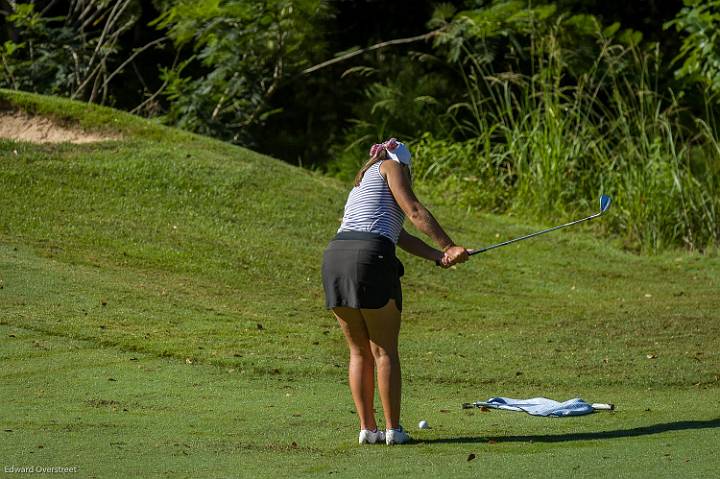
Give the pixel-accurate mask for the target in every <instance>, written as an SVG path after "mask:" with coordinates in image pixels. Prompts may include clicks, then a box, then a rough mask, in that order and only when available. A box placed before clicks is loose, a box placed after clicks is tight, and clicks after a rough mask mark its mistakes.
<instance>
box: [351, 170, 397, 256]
mask: <svg viewBox="0 0 720 479" xmlns="http://www.w3.org/2000/svg"><path fill="white" fill-rule="evenodd" d="M385 161H388V160H385ZM389 161H392V160H389ZM381 163H382V161H378V162H377V163H375V164H374V165H372V166H371V167H370V168H368V170H367V171H366V172H365V175H363V178H362V180H361V181H360V186H356V187H354V188H353V189H352V191H350V195H349V196H348V200H347V203H345V214H344V215H343V220H342V224H341V225H340V229H338V233H340V232H341V231H365V232H370V233H378V234H381V235H383V236H385V237H386V238H389V239H391V240H392V242H393V243H395V244H397V242H398V237H399V236H400V231H402V225H403V221H404V220H405V213H403V210H402V209H400V206H399V205H398V204H397V202H396V201H395V198H394V197H393V195H392V192H391V191H390V187H389V186H388V184H387V180H385V178H384V177H383V176H382V174H381V173H380V164H381Z"/></svg>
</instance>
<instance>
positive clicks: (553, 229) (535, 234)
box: [468, 213, 602, 256]
mask: <svg viewBox="0 0 720 479" xmlns="http://www.w3.org/2000/svg"><path fill="white" fill-rule="evenodd" d="M601 214H602V213H595V214H594V215H592V216H588V217H587V218H583V219H581V220H575V221H571V222H570V223H565V224H564V225H560V226H555V227H553V228H548V229H546V230H542V231H538V232H536V233H530V234H529V235H525V236H521V237H519V238H513V239H511V240H508V241H504V242H502V243H498V244H494V245H492V246H486V247H485V248H480V249H473V250H469V251H468V254H469V255H471V256H472V255H474V254H478V253H483V252H485V251H488V250H491V249H495V248H499V247H501V246H506V245H509V244H512V243H516V242H518V241H522V240H526V239H528V238H532V237H534V236H540V235H542V234H545V233H549V232H551V231H555V230H559V229H560V228H566V227H568V226H572V225H576V224H578V223H582V222H583V221H588V220H591V219H593V218H597V217H598V216H600V215H601Z"/></svg>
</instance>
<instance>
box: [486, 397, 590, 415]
mask: <svg viewBox="0 0 720 479" xmlns="http://www.w3.org/2000/svg"><path fill="white" fill-rule="evenodd" d="M475 404H476V405H479V406H485V407H489V408H494V409H504V410H506V411H523V412H526V413H528V414H531V415H533V416H550V417H565V416H582V415H584V414H590V413H592V412H593V411H594V409H593V407H592V406H591V405H590V404H588V403H586V402H585V401H583V400H582V399H580V398H574V399H569V400H567V401H565V402H558V401H553V400H552V399H548V398H532V399H513V398H504V397H496V398H490V399H488V400H487V401H478V402H476V403H475Z"/></svg>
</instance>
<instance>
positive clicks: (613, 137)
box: [414, 33, 720, 252]
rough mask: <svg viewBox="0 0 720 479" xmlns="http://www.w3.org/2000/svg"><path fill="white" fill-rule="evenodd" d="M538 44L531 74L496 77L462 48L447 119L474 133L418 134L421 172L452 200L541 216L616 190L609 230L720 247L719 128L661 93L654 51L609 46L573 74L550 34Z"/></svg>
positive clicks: (567, 211)
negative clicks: (458, 95) (459, 90)
mask: <svg viewBox="0 0 720 479" xmlns="http://www.w3.org/2000/svg"><path fill="white" fill-rule="evenodd" d="M535 45H536V46H535V48H534V49H533V71H532V72H531V73H528V74H519V73H514V72H503V73H499V74H498V73H495V72H492V71H490V69H489V67H488V66H487V64H485V63H483V62H482V61H481V60H479V59H478V57H477V56H475V55H473V54H471V52H466V53H467V55H466V58H467V59H468V61H467V63H466V64H465V65H464V66H463V68H462V71H461V73H462V75H463V78H464V80H465V85H466V89H467V100H466V101H465V102H463V103H458V104H456V105H454V106H453V107H452V109H451V114H453V116H454V118H455V119H456V122H457V128H458V130H459V131H460V132H461V133H462V136H463V137H465V138H470V139H469V140H466V141H463V142H461V143H455V142H452V141H448V140H445V139H437V138H434V137H433V136H432V135H430V134H426V135H424V136H422V137H421V138H420V139H419V140H418V141H417V142H416V143H415V145H414V146H415V154H416V155H415V156H416V166H415V170H416V175H418V176H419V177H420V178H422V179H423V180H424V181H425V182H428V183H430V184H432V185H434V186H435V187H436V188H437V190H438V191H440V192H443V194H444V195H445V196H446V197H448V198H450V200H451V201H459V202H461V203H463V204H466V205H468V206H474V207H481V208H484V209H486V210H490V211H495V212H507V211H510V212H515V213H519V214H522V215H523V216H529V217H533V218H537V219H541V220H547V219H554V220H558V219H561V218H571V217H573V216H574V215H577V214H579V213H580V212H587V211H588V210H592V209H593V208H597V205H596V204H595V201H596V199H597V198H598V196H599V195H600V194H602V193H604V194H609V195H611V196H612V197H613V198H614V200H615V207H614V208H613V214H612V215H611V216H609V218H608V220H607V221H606V222H605V223H604V224H605V228H607V229H608V230H610V231H612V232H614V233H617V234H620V235H621V236H622V237H623V238H624V241H625V243H626V245H627V246H628V247H629V248H631V249H634V250H643V251H647V252H655V251H659V250H663V249H665V248H668V247H685V248H687V249H690V250H700V251H706V250H708V249H714V248H715V247H716V246H717V245H718V244H720V217H719V216H718V213H719V211H720V184H719V183H718V179H717V175H718V173H719V172H720V160H719V158H720V149H719V148H718V146H719V144H720V142H719V141H718V140H719V138H718V131H717V130H716V129H715V128H714V127H713V126H712V123H711V122H710V121H706V120H705V119H700V118H688V114H687V113H686V112H685V111H684V110H683V108H682V106H681V102H680V100H679V99H678V98H677V97H676V96H675V95H674V94H673V92H672V91H659V90H660V89H659V87H658V85H657V84H656V83H655V81H656V80H655V79H656V78H657V77H658V67H659V65H660V62H661V59H660V58H659V53H658V51H657V50H655V51H641V50H640V49H639V48H637V47H631V46H623V45H617V44H612V43H610V42H609V41H604V42H603V43H602V44H601V45H600V48H599V52H600V53H599V54H598V56H597V58H596V59H595V62H594V64H593V66H592V68H590V69H588V70H587V71H586V72H584V73H583V74H582V75H579V76H578V77H575V78H569V77H570V75H569V74H568V64H569V62H570V61H571V59H570V58H568V55H569V53H568V51H567V50H565V49H564V48H562V47H561V46H560V45H559V42H558V41H557V39H556V36H555V35H554V34H553V33H550V34H548V35H546V36H545V37H544V38H540V39H538V40H537V43H536V44H535Z"/></svg>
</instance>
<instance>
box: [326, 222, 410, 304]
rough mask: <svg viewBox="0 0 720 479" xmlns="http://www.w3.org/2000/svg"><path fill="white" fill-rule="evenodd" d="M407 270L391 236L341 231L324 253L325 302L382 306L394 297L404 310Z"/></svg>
mask: <svg viewBox="0 0 720 479" xmlns="http://www.w3.org/2000/svg"><path fill="white" fill-rule="evenodd" d="M404 272H405V268H404V267H403V264H402V263H401V262H400V260H399V259H397V257H396V256H395V244H394V243H393V242H392V241H391V240H390V239H388V238H386V237H384V236H382V235H379V234H376V233H366V232H358V231H344V232H341V233H338V234H337V236H335V238H333V240H332V241H330V244H329V245H328V247H327V248H326V249H325V252H324V253H323V265H322V277H323V287H324V288H325V306H326V307H327V308H328V309H332V308H335V307H337V306H347V307H349V308H355V309H359V308H364V309H378V308H382V307H383V306H385V305H386V304H387V303H388V301H389V300H390V299H391V298H392V299H394V300H395V304H396V305H397V307H398V310H400V311H402V288H401V286H400V277H402V275H403V274H404Z"/></svg>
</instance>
